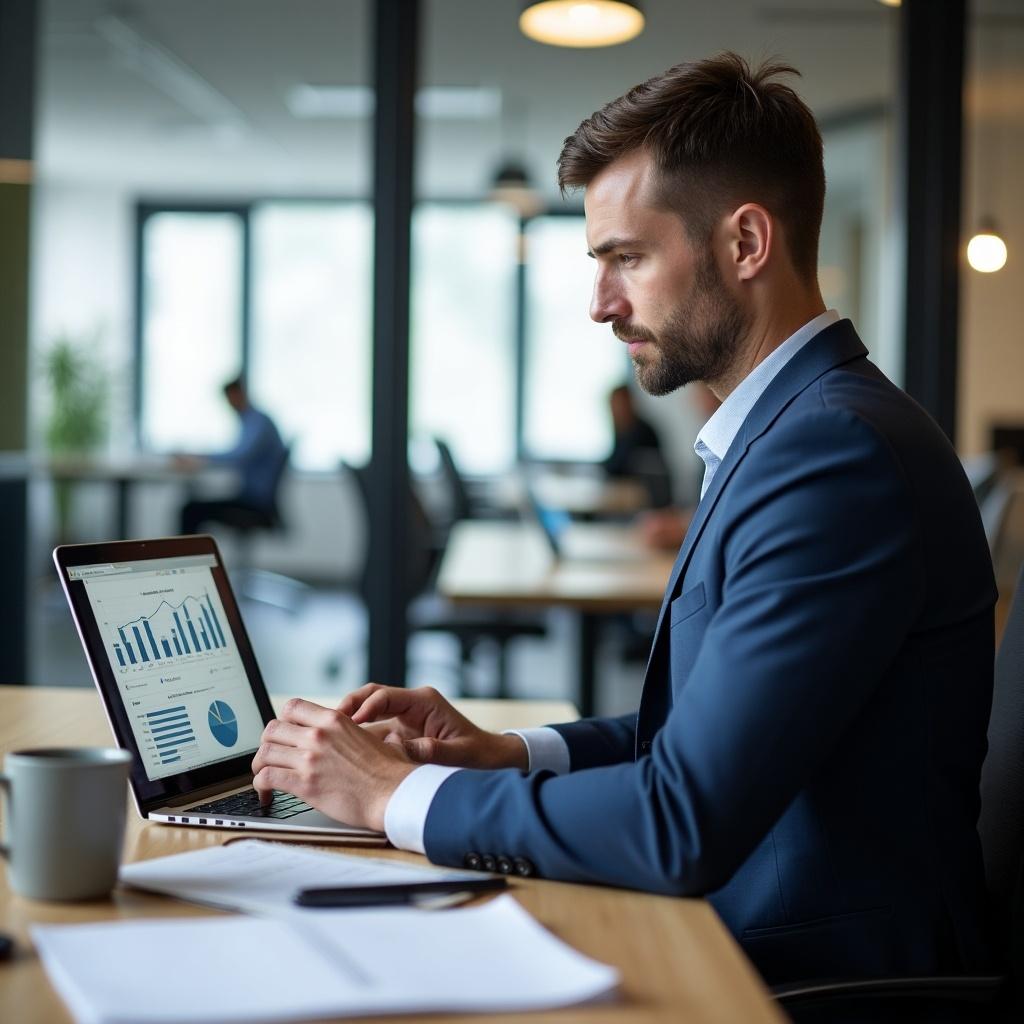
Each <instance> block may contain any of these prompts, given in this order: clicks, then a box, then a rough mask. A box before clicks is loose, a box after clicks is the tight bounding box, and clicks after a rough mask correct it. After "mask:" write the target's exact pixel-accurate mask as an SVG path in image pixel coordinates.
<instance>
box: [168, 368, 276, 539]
mask: <svg viewBox="0 0 1024 1024" xmlns="http://www.w3.org/2000/svg"><path fill="white" fill-rule="evenodd" d="M224 397H225V398H226V399H227V401H228V404H229V405H230V406H231V408H232V409H234V410H235V412H236V413H237V414H238V418H239V419H240V420H241V428H242V429H241V433H240V434H239V437H238V440H237V442H236V443H235V445H234V447H232V448H230V449H228V450H227V451H224V452H215V453H213V454H211V455H204V456H187V457H184V458H183V459H181V462H182V464H183V465H184V464H186V462H187V464H190V465H202V464H204V463H205V464H209V465H214V466H226V467H229V468H231V469H234V470H236V472H237V473H238V477H239V486H238V490H237V492H236V493H234V494H232V495H230V496H228V497H227V498H220V499H213V500H198V499H193V500H190V501H188V502H186V503H185V505H184V507H183V508H182V510H181V523H180V528H179V529H180V532H181V533H182V534H190V533H198V532H199V531H200V530H201V529H202V528H203V527H204V526H205V525H206V524H208V523H225V524H227V525H229V526H241V527H247V526H273V525H274V523H275V522H276V521H277V515H278V512H277V486H278V483H279V481H280V479H281V473H282V472H283V470H284V467H285V464H286V463H287V461H288V449H287V447H286V446H285V443H284V442H283V441H282V440H281V435H280V433H279V432H278V429H277V427H276V426H275V425H274V421H273V420H272V419H271V418H270V417H269V416H268V415H267V414H266V413H265V412H261V411H260V410H259V409H257V408H255V407H254V406H253V405H252V403H251V402H250V401H249V395H248V392H247V391H246V389H245V384H244V382H243V381H242V379H241V378H240V377H236V378H235V379H234V380H230V381H228V382H227V384H225V385H224Z"/></svg>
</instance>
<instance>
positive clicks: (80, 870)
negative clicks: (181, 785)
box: [0, 747, 132, 900]
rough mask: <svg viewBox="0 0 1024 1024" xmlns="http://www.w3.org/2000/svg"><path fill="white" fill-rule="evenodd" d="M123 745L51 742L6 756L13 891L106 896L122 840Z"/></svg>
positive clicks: (126, 763) (7, 846) (7, 853)
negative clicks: (117, 747) (51, 744)
mask: <svg viewBox="0 0 1024 1024" xmlns="http://www.w3.org/2000/svg"><path fill="white" fill-rule="evenodd" d="M131 763H132V756H131V754H130V753H128V751H126V750H114V749H109V748H92V747H60V748H58V747H51V748H45V749H38V750H19V751H15V752H13V753H10V754H8V755H7V756H6V758H5V759H4V774H3V775H0V790H2V791H3V795H4V796H6V801H5V807H4V811H3V816H2V822H0V823H2V825H3V831H4V843H3V845H0V855H2V856H3V857H5V858H6V860H7V873H8V878H9V880H10V883H11V888H12V889H13V890H14V891H15V892H16V893H18V894H19V895H20V896H26V897H28V898H29V899H34V900H87V899H97V898H99V897H102V896H106V895H107V894H108V893H109V892H110V890H111V889H113V888H114V883H115V882H116V881H117V870H118V867H119V866H120V864H121V849H122V847H123V845H124V828H125V806H126V784H127V781H128V771H129V769H130V768H131Z"/></svg>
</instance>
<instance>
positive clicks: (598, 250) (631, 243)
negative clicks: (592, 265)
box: [587, 238, 641, 259]
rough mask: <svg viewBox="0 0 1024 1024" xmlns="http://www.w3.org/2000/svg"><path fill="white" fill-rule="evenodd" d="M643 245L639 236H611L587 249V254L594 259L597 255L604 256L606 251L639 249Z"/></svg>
mask: <svg viewBox="0 0 1024 1024" xmlns="http://www.w3.org/2000/svg"><path fill="white" fill-rule="evenodd" d="M640 245H641V242H640V239H639V238H609V239H608V241H607V242H602V243H601V244H600V245H595V246H594V248H593V249H588V250H587V255H588V256H589V257H591V259H593V258H594V257H596V256H604V254H605V253H608V252H612V251H613V250H615V249H637V248H639V247H640Z"/></svg>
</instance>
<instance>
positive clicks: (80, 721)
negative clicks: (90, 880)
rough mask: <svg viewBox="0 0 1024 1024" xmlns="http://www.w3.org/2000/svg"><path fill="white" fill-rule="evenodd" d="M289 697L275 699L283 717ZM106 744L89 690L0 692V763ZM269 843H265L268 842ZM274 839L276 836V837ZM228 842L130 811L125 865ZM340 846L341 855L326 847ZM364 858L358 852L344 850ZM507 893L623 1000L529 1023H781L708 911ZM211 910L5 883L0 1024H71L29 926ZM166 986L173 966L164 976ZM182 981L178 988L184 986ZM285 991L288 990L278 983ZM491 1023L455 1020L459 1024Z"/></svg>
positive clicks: (597, 897)
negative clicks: (617, 975)
mask: <svg viewBox="0 0 1024 1024" xmlns="http://www.w3.org/2000/svg"><path fill="white" fill-rule="evenodd" d="M284 699H285V698H283V697H279V698H275V700H274V703H275V704H276V705H278V706H280V703H281V702H282V701H283V700H284ZM458 706H459V708H460V710H462V711H463V712H464V713H466V714H467V715H469V717H471V718H473V719H474V720H475V721H477V722H479V723H480V724H481V725H484V726H485V727H487V728H498V727H501V728H509V727H525V726H532V725H539V724H542V723H543V722H545V721H550V720H551V719H552V718H558V719H562V720H564V719H565V718H567V717H574V716H573V714H572V708H571V706H566V705H564V704H558V703H557V702H547V701H540V702H520V701H474V700H467V701H459V702H458ZM109 743H110V733H109V730H108V727H107V724H106V721H105V720H104V717H103V711H102V709H101V707H100V702H99V699H98V697H97V696H96V694H95V693H94V692H93V691H91V690H69V689H57V688H53V689H51V688H44V687H24V686H0V753H6V752H8V751H11V750H15V749H20V748H26V747H38V746H59V745H83V744H104V745H107V744H109ZM267 835H268V837H269V835H270V834H267ZM273 835H274V837H275V838H280V833H276V834H273ZM229 837H231V838H235V834H234V833H229V832H226V831H221V830H217V829H189V828H175V827H174V826H167V825H155V824H145V823H144V822H142V821H141V820H139V818H138V816H137V815H136V814H135V811H134V809H130V811H129V824H128V835H127V837H126V841H125V857H126V860H128V861H135V860H146V859H148V858H151V857H160V856H166V855H168V854H172V853H182V852H184V851H186V850H199V849H203V848H204V847H207V846H212V845H217V844H220V843H223V842H224V841H225V839H227V838H229ZM332 845H337V844H332ZM346 849H347V850H348V851H350V852H353V853H356V854H359V853H361V852H363V851H361V850H360V849H359V848H357V847H346ZM367 852H368V853H369V854H370V855H372V856H375V857H389V858H394V859H401V860H408V861H414V862H422V860H423V858H422V857H419V856H417V855H416V854H410V853H402V852H400V851H398V850H390V849H382V848H380V847H377V846H375V847H372V848H370V849H369V850H368V851H367ZM512 893H513V895H514V896H515V898H516V899H517V900H518V901H519V903H521V904H522V906H523V907H524V908H526V910H528V911H529V912H530V913H531V914H533V916H534V917H535V918H537V920H538V921H540V923H541V924H542V925H544V927H546V928H548V929H549V930H550V931H552V932H553V933H554V934H555V935H557V936H559V938H562V939H564V940H565V941H566V942H568V943H570V944H571V945H572V946H574V947H575V948H577V949H579V950H580V951H581V952H583V953H585V954H587V955H588V956H592V957H594V958H595V959H597V960H602V961H604V962H605V963H610V964H614V965H615V966H616V967H618V968H619V970H620V971H621V972H622V991H621V994H620V996H619V998H618V1000H617V1001H616V1002H614V1003H610V1004H601V1005H595V1006H589V1007H585V1006H584V1007H571V1008H569V1009H565V1010H559V1011H551V1012H549V1013H545V1014H529V1015H526V1014H524V1015H523V1019H524V1020H538V1021H539V1020H548V1019H550V1020H555V1021H560V1022H564V1024H577V1022H578V1024H602V1022H606V1024H648V1022H650V1024H653V1022H662V1021H664V1022H666V1024H669V1022H672V1024H675V1022H679V1021H686V1022H691V1024H712V1022H714V1024H736V1022H739V1021H742V1022H743V1024H780V1022H781V1021H783V1020H784V1018H783V1016H782V1014H781V1013H780V1011H779V1010H778V1008H777V1007H776V1006H775V1005H774V1004H773V1003H772V1002H771V1000H770V998H769V996H768V993H767V990H766V989H765V987H764V985H763V984H762V982H761V980H760V979H759V978H758V976H757V975H756V973H755V972H754V970H753V968H752V967H751V966H750V964H749V963H748V962H747V960H746V958H745V957H744V956H743V954H742V952H741V951H740V949H739V947H738V946H737V945H736V943H735V942H734V941H733V939H732V938H731V936H730V935H729V934H728V932H727V931H726V930H725V928H724V927H723V925H722V923H721V922H720V921H719V920H718V917H717V916H716V915H715V913H714V911H713V910H712V909H711V907H710V905H709V904H707V903H706V902H704V901H703V900H694V899H674V898H670V897H666V896H650V895H647V894H644V893H636V892H629V891H626V890H620V889H608V888H603V887H600V886H584V885H569V884H567V883H564V882H548V881H543V880H541V879H528V878H524V879H519V878H517V879H515V880H513V882H512ZM210 914H211V911H209V910H205V909H203V908H200V907H194V906H191V905H189V904H186V903H178V902H175V901H174V900H171V899H166V898H163V897H160V896H153V895H148V894H146V893H143V892H137V891H131V890H127V889H118V890H117V891H116V892H115V893H114V895H113V897H112V898H111V899H109V900H100V901H95V902H90V903H80V904H73V903H41V902H35V901H31V900H23V899H21V898H20V897H16V896H14V895H13V894H12V893H11V892H10V890H9V889H8V887H7V880H6V873H4V878H3V881H2V883H0V929H2V930H4V931H8V932H11V933H13V935H14V937H15V939H16V940H17V942H18V953H17V955H16V956H15V959H14V960H13V961H12V962H10V963H8V964H0V1019H2V1020H5V1021H8V1020H9V1021H12V1022H13V1021H17V1022H18V1024H60V1022H65V1021H68V1020H70V1018H69V1015H68V1013H67V1011H66V1010H65V1009H64V1005H63V1003H61V1001H60V1000H59V998H58V997H57V994H56V993H55V992H54V990H53V989H52V988H51V987H50V985H49V983H48V982H47V980H46V978H45V976H44V972H43V967H42V964H41V963H40V961H39V958H38V957H37V956H36V955H35V953H34V951H30V949H29V944H28V927H29V925H31V924H63V923H85V922H91V921H113V920H126V919H129V918H140V917H147V918H156V917H160V918H170V917H188V916H198V915H206V916H209V915H210ZM168 970H169V972H171V973H169V974H168V979H169V983H173V982H174V979H173V965H169V966H168ZM179 981H180V979H179ZM282 983H285V979H282ZM410 1019H415V1020H416V1021H422V1022H429V1021H434V1022H441V1021H450V1020H451V1019H452V1017H451V1015H434V1014H431V1015H417V1016H416V1017H415V1018H410V1017H373V1018H371V1019H370V1020H372V1022H373V1024H399V1022H403V1021H409V1020H410ZM491 1019H493V1018H490V1017H486V1016H482V1015H472V1014H460V1015H459V1016H458V1020H459V1021H460V1022H465V1024H480V1022H482V1021H485V1020H491Z"/></svg>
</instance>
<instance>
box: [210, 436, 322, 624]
mask: <svg viewBox="0 0 1024 1024" xmlns="http://www.w3.org/2000/svg"><path fill="white" fill-rule="evenodd" d="M291 451H292V446H291V444H285V445H283V446H282V448H281V452H280V454H279V456H278V458H277V461H276V462H275V463H274V467H273V473H272V474H271V483H270V502H269V504H268V505H267V507H266V508H265V509H255V508H253V509H246V508H237V509H233V510H232V512H231V516H230V518H225V519H223V520H222V525H223V526H225V527H226V528H227V529H228V530H229V531H230V532H231V533H232V534H233V535H234V545H235V551H236V554H235V558H234V563H235V566H234V570H233V571H232V572H231V578H232V582H233V583H234V585H235V587H236V589H237V590H239V591H240V592H241V593H242V594H243V595H244V596H245V597H247V598H248V599H249V600H250V601H259V602H261V603H263V604H270V605H274V606H275V607H277V608H283V609H285V610H286V611H295V610H296V608H297V607H298V604H299V602H300V601H301V599H302V598H303V597H304V596H305V595H306V594H307V593H308V591H309V588H308V587H307V586H306V584H305V583H302V582H300V581H299V580H295V579H292V578H291V577H290V576H283V575H282V574H281V573H276V572H269V571H267V570H266V569H255V568H253V565H252V543H253V538H254V537H256V536H257V535H258V534H260V533H276V534H281V533H284V532H285V531H286V530H287V528H288V526H287V523H286V521H285V518H284V516H283V515H282V514H281V506H280V494H281V484H282V482H283V480H284V476H285V472H286V470H287V469H288V463H289V461H290V460H291Z"/></svg>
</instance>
